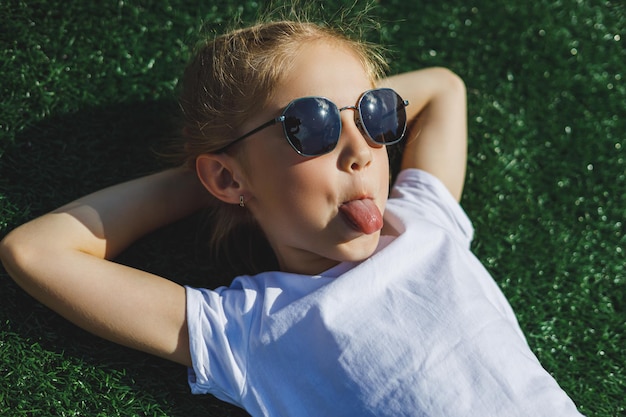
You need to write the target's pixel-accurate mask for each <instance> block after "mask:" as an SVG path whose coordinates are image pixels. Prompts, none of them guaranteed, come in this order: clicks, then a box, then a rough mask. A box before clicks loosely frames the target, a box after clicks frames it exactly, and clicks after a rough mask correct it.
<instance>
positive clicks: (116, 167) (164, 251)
mask: <svg viewBox="0 0 626 417" xmlns="http://www.w3.org/2000/svg"><path fill="white" fill-rule="evenodd" d="M175 114H176V105H175V103H173V102H170V101H157V102H147V103H131V104H119V105H113V106H110V107H106V108H89V109H85V110H81V111H79V112H76V113H72V114H65V115H60V116H54V117H50V118H47V119H45V120H43V121H42V122H40V123H38V124H36V125H33V126H31V127H30V128H28V129H26V130H25V131H23V132H21V133H20V134H19V135H18V136H17V137H16V138H15V141H14V143H13V144H9V145H7V144H3V146H4V147H5V148H4V149H5V151H4V154H3V155H2V156H1V157H0V237H2V236H4V235H5V234H6V233H7V232H8V231H9V230H10V229H11V228H13V227H15V226H17V225H18V224H20V223H22V222H25V221H28V220H30V219H32V218H33V217H35V216H38V215H41V214H43V213H45V212H47V211H50V210H52V209H54V208H56V207H58V206H60V205H62V204H64V203H66V202H68V201H71V200H73V199H75V198H77V197H80V196H82V195H84V194H87V193H90V192H93V191H96V190H98V189H100V188H103V187H105V186H108V185H112V184H115V183H118V182H121V181H124V180H128V179H131V178H135V177H138V176H141V175H145V174H147V173H150V172H154V171H157V170H159V169H162V168H163V167H164V166H165V165H164V163H163V162H160V161H159V160H158V159H157V158H156V157H155V156H154V153H153V152H152V151H151V150H156V149H159V148H160V147H161V146H162V144H163V139H165V138H168V137H171V134H172V132H173V131H174V129H173V128H174V123H173V120H174V115H175ZM199 222H200V220H199V218H198V216H196V217H194V218H190V219H187V220H184V221H182V222H179V223H177V224H175V225H172V226H169V227H166V228H164V229H163V230H160V231H158V232H155V233H154V234H152V235H150V236H147V237H146V238H144V239H142V240H141V241H139V242H137V244H135V245H133V246H132V247H131V248H129V249H128V250H127V251H126V252H125V253H124V254H123V255H122V256H120V258H119V259H118V261H120V262H122V263H125V264H128V265H132V266H135V267H137V268H141V269H144V270H148V271H150V272H153V273H156V274H159V275H162V276H166V277H170V278H172V279H175V280H176V281H177V282H180V283H183V284H191V285H202V286H209V287H211V286H212V287H214V286H217V285H221V284H223V283H224V282H223V281H222V282H218V281H215V282H207V280H206V276H211V272H212V271H211V269H210V268H208V267H207V265H203V262H202V259H203V257H202V253H201V250H198V249H197V247H198V245H197V243H198V240H199V239H202V236H201V234H199V232H197V230H198V229H199V227H198V224H199ZM2 228H4V230H2ZM173 241H174V242H175V244H172V242H173ZM0 278H2V279H0V306H1V307H0V337H2V340H11V341H12V342H9V343H14V344H21V345H22V346H21V347H19V346H18V347H16V346H13V347H11V346H6V345H5V346H2V345H3V344H0V347H1V348H2V350H3V351H4V352H3V353H2V356H3V358H2V359H3V362H4V365H3V366H2V367H3V368H5V369H3V371H6V374H5V375H6V377H4V381H3V382H2V384H0V385H4V386H5V387H9V386H12V385H15V386H16V388H15V389H17V387H18V385H19V384H22V385H23V382H20V381H21V379H20V378H21V375H23V374H25V373H31V374H35V375H39V378H40V379H45V378H50V379H53V380H56V381H57V382H56V383H54V382H53V381H47V383H46V381H43V380H42V381H35V382H34V385H32V387H35V388H31V390H38V391H41V390H42V388H41V387H48V388H43V391H44V392H43V393H42V392H39V394H41V395H34V394H35V393H34V392H28V388H26V387H22V388H20V391H17V392H21V394H17V395H19V397H18V398H13V399H11V400H6V401H11V403H12V404H13V405H14V406H15V407H19V408H30V409H32V410H37V409H39V410H42V411H43V410H44V409H46V407H48V406H46V407H44V405H43V403H41V401H44V400H41V399H38V398H43V397H46V400H45V402H46V404H50V403H54V402H55V398H57V400H58V401H57V402H58V403H63V402H64V401H65V402H67V399H68V398H70V399H71V398H79V397H80V398H81V400H80V402H81V403H82V405H78V404H73V405H72V404H68V405H67V409H68V410H81V411H82V413H83V414H85V412H87V414H89V412H94V411H97V410H99V412H103V410H102V405H103V402H106V401H107V399H108V398H113V397H115V396H116V395H118V396H121V397H124V396H125V395H130V397H132V398H131V399H130V400H129V402H128V404H130V403H132V402H133V401H131V400H133V399H134V400H136V401H135V403H140V404H139V405H132V406H131V405H128V406H127V407H131V408H122V409H118V410H117V411H118V412H119V413H120V414H121V415H126V414H130V413H131V412H132V413H135V414H136V413H137V409H142V410H147V411H143V412H141V413H140V415H141V414H143V415H147V414H154V413H156V414H158V415H161V414H163V413H167V414H168V415H171V416H180V417H183V416H190V415H199V414H202V415H219V416H225V415H232V416H246V415H247V414H246V413H245V412H243V411H241V410H239V409H238V408H235V407H232V406H230V405H228V404H224V403H222V402H220V401H218V400H216V399H214V398H213V397H212V396H192V395H191V394H190V393H189V388H188V386H187V383H186V370H185V369H184V368H183V367H180V366H178V365H175V364H171V363H169V362H167V361H163V360H160V359H158V358H153V357H151V356H149V355H145V354H142V353H140V352H135V351H132V350H129V349H126V348H123V347H120V346H117V345H114V344H112V343H109V342H106V341H103V340H101V339H99V338H97V337H94V336H92V335H90V334H88V333H86V332H84V331H82V330H80V329H78V328H76V327H75V326H73V325H71V324H70V323H68V322H67V321H65V320H64V319H62V318H61V317H59V316H57V315H56V314H52V313H51V312H50V310H48V309H47V308H45V307H43V306H41V305H40V304H39V303H37V302H36V301H34V300H33V299H32V298H30V297H29V296H28V295H26V294H25V293H24V292H22V291H21V290H20V289H19V288H18V287H17V286H16V285H15V284H14V283H13V282H12V281H11V280H10V279H9V278H8V276H7V275H6V272H5V271H4V270H3V269H0ZM9 334H10V335H11V337H10V338H9V337H8V335H9ZM7 352H8V353H7ZM42 352H43V353H42ZM42 355H43V356H46V355H47V356H49V358H47V359H44V358H42V357H41V356H42ZM42 361H43V362H44V363H43V364H42ZM68 363H69V364H70V365H68ZM67 366H70V367H71V366H74V367H76V368H80V369H81V371H80V372H79V373H78V374H79V375H80V377H79V379H80V383H81V384H83V387H84V386H85V384H90V385H91V386H92V387H99V388H96V389H93V390H92V392H91V395H92V397H93V398H94V400H92V403H91V404H90V403H89V401H90V400H89V399H85V396H84V395H82V394H80V392H79V390H78V388H75V387H72V386H59V383H58V380H59V378H60V374H64V373H67V372H69V371H68V370H67V369H65V368H66V367H67ZM42 367H43V368H45V369H42ZM63 369H65V370H63ZM18 374H19V375H20V378H18ZM12 378H14V379H12ZM31 378H32V377H31ZM35 378H36V377H35ZM101 378H105V379H107V381H101V380H99V379H101ZM18 379H19V380H18ZM24 388H26V389H24ZM7 389H9V390H10V388H7ZM129 389H130V390H131V394H124V393H125V392H127V391H128V390H129ZM98 390H102V391H106V392H102V393H99V392H97V391H98ZM0 391H2V390H0ZM68 391H70V392H69V393H68ZM71 391H74V393H72V392H71ZM116 391H119V392H118V394H116V393H115V392H116ZM3 394H5V398H6V395H7V394H10V392H3ZM98 397H100V398H99V399H98ZM122 402H123V401H122ZM3 407H7V404H4V405H3V404H1V403H0V409H2V408H3ZM72 407H74V408H72ZM107 407H108V408H109V410H113V407H114V405H112V404H107ZM120 407H122V406H120ZM124 407H126V406H124ZM132 407H135V408H132ZM10 408H11V407H9V409H10ZM48 410H50V409H49V408H48ZM150 410H152V411H150ZM57 411H58V410H57Z"/></svg>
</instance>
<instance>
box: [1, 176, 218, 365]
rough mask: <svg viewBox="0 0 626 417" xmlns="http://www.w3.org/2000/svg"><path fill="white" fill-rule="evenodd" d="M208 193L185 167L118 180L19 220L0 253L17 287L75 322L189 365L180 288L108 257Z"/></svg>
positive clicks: (190, 208)
mask: <svg viewBox="0 0 626 417" xmlns="http://www.w3.org/2000/svg"><path fill="white" fill-rule="evenodd" d="M205 195H206V191H205V190H204V188H203V187H202V186H201V185H200V183H199V181H198V180H197V178H196V175H195V173H194V172H192V171H190V170H185V169H183V168H180V169H173V170H168V171H164V172H161V173H158V174H154V175H151V176H147V177H143V178H140V179H137V180H134V181H130V182H126V183H123V184H119V185H116V186H114V187H110V188H107V189H104V190H101V191H98V192H96V193H94V194H91V195H88V196H86V197H83V198H81V199H79V200H77V201H74V202H72V203H70V204H68V205H66V206H63V207H61V208H59V209H57V210H55V211H53V212H52V213H49V214H46V215H44V216H42V217H40V218H37V219H35V220H33V221H31V222H29V223H26V224H24V225H22V226H20V227H18V228H17V229H15V230H14V231H12V232H11V233H9V234H8V235H7V236H6V237H5V238H4V239H3V240H2V241H1V242H0V258H1V259H2V262H3V264H4V266H5V268H6V270H7V271H8V272H9V274H10V275H11V276H12V277H13V278H14V279H15V281H16V282H17V283H18V284H19V285H20V286H21V287H23V288H24V289H25V290H26V291H27V292H28V293H30V294H31V295H32V296H34V297H35V298H37V299H38V300H39V301H41V302H42V303H44V304H45V305H47V306H49V307H50V308H52V309H53V310H55V311H57V312H58V313H59V314H61V315H62V316H64V317H66V318H67V319H69V320H70V321H72V322H74V323H75V324H77V325H79V326H81V327H83V328H84V329H86V330H88V331H90V332H92V333H95V334H97V335H99V336H101V337H104V338H106V339H109V340H112V341H114V342H117V343H120V344H123V345H126V346H129V347H133V348H136V349H139V350H143V351H146V352H149V353H152V354H155V355H158V356H161V357H164V358H168V359H171V360H173V361H176V362H179V363H182V364H185V365H190V363H191V362H190V356H189V343H188V334H187V327H186V319H185V290H184V288H183V287H181V286H180V285H178V284H176V283H173V282H171V281H169V280H166V279H164V278H161V277H157V276H155V275H152V274H149V273H147V272H144V271H140V270H137V269H134V268H130V267H127V266H123V265H120V264H117V263H114V262H111V261H109V260H108V259H111V258H113V257H115V256H116V255H117V254H118V253H120V252H121V251H122V250H124V249H125V248H126V247H127V246H128V245H130V244H131V243H132V242H133V241H135V240H136V239H138V238H139V237H141V236H143V235H145V234H146V233H148V232H150V231H152V230H154V229H157V228H158V227H161V226H163V225H165V224H167V223H170V222H173V221H175V220H178V219H180V218H182V217H185V216H187V215H189V214H191V213H192V212H194V211H195V210H197V209H199V208H200V207H201V206H202V205H203V204H204V196H205Z"/></svg>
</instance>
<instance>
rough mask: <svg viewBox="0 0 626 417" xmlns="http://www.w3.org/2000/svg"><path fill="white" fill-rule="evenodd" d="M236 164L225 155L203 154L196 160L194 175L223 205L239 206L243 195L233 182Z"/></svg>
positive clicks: (237, 183)
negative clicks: (195, 174)
mask: <svg viewBox="0 0 626 417" xmlns="http://www.w3.org/2000/svg"><path fill="white" fill-rule="evenodd" d="M236 169H238V166H237V164H236V163H235V162H234V161H233V159H232V158H230V157H229V156H228V155H226V154H203V155H200V156H198V157H197V158H196V173H197V174H198V178H199V179H200V182H202V184H203V185H204V187H205V188H206V189H207V190H208V191H209V192H210V193H211V194H213V195H214V196H215V197H216V198H219V199H220V200H222V201H223V202H225V203H229V204H239V199H240V196H241V195H242V194H243V190H242V187H241V184H239V182H237V181H236V180H235V177H236V175H235V174H234V173H235V170H236Z"/></svg>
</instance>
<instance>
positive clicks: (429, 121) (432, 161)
mask: <svg viewBox="0 0 626 417" xmlns="http://www.w3.org/2000/svg"><path fill="white" fill-rule="evenodd" d="M378 86H379V87H390V88H393V89H394V90H396V91H397V92H398V93H399V94H400V96H402V98H404V99H406V100H409V106H408V107H407V108H406V110H407V117H408V119H409V129H408V132H407V137H406V147H405V149H404V154H403V157H402V166H401V168H402V169H407V168H419V169H422V170H424V171H427V172H429V173H431V174H433V175H435V176H436V177H438V178H439V179H440V180H441V181H442V182H443V183H444V184H445V185H446V187H447V188H448V190H450V192H451V193H452V195H453V196H454V197H455V198H456V199H457V200H460V199H461V194H462V191H463V185H464V182H465V168H466V159H467V114H466V112H467V109H466V93H465V84H464V83H463V81H462V80H461V79H460V78H459V77H458V76H457V75H456V74H454V73H452V72H451V71H449V70H447V69H444V68H427V69H423V70H419V71H414V72H408V73H404V74H399V75H395V76H392V77H389V78H385V79H383V80H381V81H380V83H379V85H378Z"/></svg>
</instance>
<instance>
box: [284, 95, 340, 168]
mask: <svg viewBox="0 0 626 417" xmlns="http://www.w3.org/2000/svg"><path fill="white" fill-rule="evenodd" d="M283 115H284V116H285V120H284V122H283V128H284V130H285V135H286V136H287V139H288V140H289V143H291V146H293V148H294V149H295V150H296V151H298V153H300V154H301V155H305V156H316V155H322V154H325V153H327V152H330V151H332V150H333V149H334V148H335V145H337V140H338V139H339V135H340V133H341V119H340V117H339V110H338V109H337V106H335V105H334V104H333V103H332V102H331V101H329V100H327V99H325V98H322V97H304V98H300V99H297V100H294V101H292V102H291V104H290V105H289V106H287V108H286V109H285V111H284V112H283Z"/></svg>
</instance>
